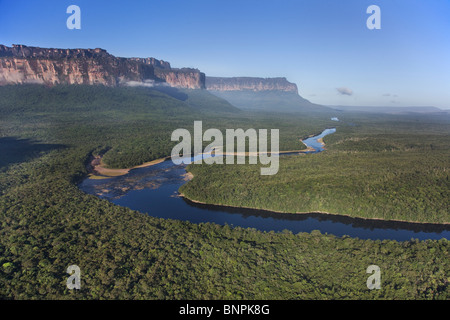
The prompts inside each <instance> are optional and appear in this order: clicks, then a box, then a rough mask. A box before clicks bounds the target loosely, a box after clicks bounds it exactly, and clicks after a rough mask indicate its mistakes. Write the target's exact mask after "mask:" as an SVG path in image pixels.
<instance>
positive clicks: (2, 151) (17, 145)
mask: <svg viewBox="0 0 450 320" xmlns="http://www.w3.org/2000/svg"><path fill="white" fill-rule="evenodd" d="M63 148H66V146H64V145H61V144H45V143H39V142H37V141H33V140H31V139H21V138H17V137H4V138H0V169H4V168H6V167H8V166H9V165H11V164H14V163H20V162H25V161H28V160H31V159H33V158H37V157H40V156H42V155H44V154H46V153H48V152H50V151H52V150H57V149H63Z"/></svg>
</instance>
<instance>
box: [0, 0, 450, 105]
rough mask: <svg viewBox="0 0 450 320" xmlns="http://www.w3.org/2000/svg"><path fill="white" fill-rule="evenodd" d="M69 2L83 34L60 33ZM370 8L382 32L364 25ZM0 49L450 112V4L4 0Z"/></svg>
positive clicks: (420, 0)
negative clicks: (97, 54) (102, 53)
mask: <svg viewBox="0 0 450 320" xmlns="http://www.w3.org/2000/svg"><path fill="white" fill-rule="evenodd" d="M71 4H75V5H78V6H79V7H80V8H81V30H69V29H67V27H66V20H67V18H68V17H69V14H67V13H66V8H67V7H68V6H69V5H71ZM371 4H375V5H378V6H379V7H380V8H381V30H369V29H368V28H367V27H366V20H367V18H368V17H369V14H367V13H366V9H367V7H368V6H369V5H371ZM0 43H1V44H5V45H8V46H9V45H11V44H13V43H14V44H25V45H30V46H40V47H57V48H97V47H100V48H103V49H106V50H107V51H108V52H110V53H111V54H114V55H116V56H122V57H132V56H133V57H156V58H159V59H163V60H167V61H169V62H170V63H171V64H172V66H174V67H195V68H198V69H200V70H201V71H203V72H205V73H206V74H207V75H210V76H258V77H277V76H284V77H286V78H288V80H289V81H291V82H295V83H296V84H297V85H298V87H299V92H300V94H301V95H302V96H303V97H305V98H306V99H309V100H311V101H313V102H316V103H321V104H327V105H366V106H368V105H382V106H411V105H414V106H431V105H432V106H437V107H440V108H450V1H449V0H429V1H425V0H414V1H412V0H395V1H394V0H370V1H366V0H340V1H337V0H308V1H301V0H295V1H283V0H278V1H275V0H271V1H266V0H257V1H253V0H240V1H236V0H226V1H225V0H220V1H219V0H208V1H205V0H147V1H132V0H129V1H114V0H111V1H101V0H95V1H93V0H91V1H85V0H70V1H66V0H47V1H46V0H41V1H22V0H0ZM337 88H347V89H348V90H347V91H346V90H344V91H346V92H350V90H351V92H352V94H351V95H349V94H341V93H339V92H338V90H337Z"/></svg>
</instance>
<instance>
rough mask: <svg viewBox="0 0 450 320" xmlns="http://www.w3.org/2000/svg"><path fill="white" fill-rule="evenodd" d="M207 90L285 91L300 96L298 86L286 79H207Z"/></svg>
mask: <svg viewBox="0 0 450 320" xmlns="http://www.w3.org/2000/svg"><path fill="white" fill-rule="evenodd" d="M206 89H208V90H212V91H284V92H293V93H296V94H298V89H297V85H296V84H295V83H291V82H289V81H287V80H286V78H253V77H234V78H223V77H206Z"/></svg>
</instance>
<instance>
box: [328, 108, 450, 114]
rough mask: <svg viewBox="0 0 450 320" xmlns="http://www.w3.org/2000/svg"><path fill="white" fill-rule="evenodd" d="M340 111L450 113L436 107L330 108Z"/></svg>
mask: <svg viewBox="0 0 450 320" xmlns="http://www.w3.org/2000/svg"><path fill="white" fill-rule="evenodd" d="M329 107H330V108H333V109H335V110H339V111H358V112H370V113H389V114H405V113H449V112H450V110H442V109H439V108H436V107H428V106H424V107H375V106H372V107H363V106H360V107H359V106H329Z"/></svg>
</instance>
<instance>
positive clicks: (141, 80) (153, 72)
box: [0, 45, 205, 89]
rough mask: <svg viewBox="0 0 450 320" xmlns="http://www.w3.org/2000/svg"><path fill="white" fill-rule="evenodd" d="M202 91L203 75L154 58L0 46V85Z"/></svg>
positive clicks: (93, 51)
mask: <svg viewBox="0 0 450 320" xmlns="http://www.w3.org/2000/svg"><path fill="white" fill-rule="evenodd" d="M130 82H131V83H133V84H142V85H146V86H152V85H154V84H167V85H169V86H172V87H179V88H187V89H204V88H205V74H204V73H202V72H200V71H199V70H198V69H192V68H180V69H178V68H172V67H171V66H170V63H168V62H166V61H164V60H158V59H156V58H121V57H116V56H113V55H112V54H110V53H108V52H107V51H106V50H104V49H101V48H95V49H55V48H40V47H31V46H26V45H12V47H7V46H5V45H0V85H7V84H25V83H35V84H45V85H55V84H87V85H94V84H102V85H106V86H119V85H127V84H128V83H130Z"/></svg>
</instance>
